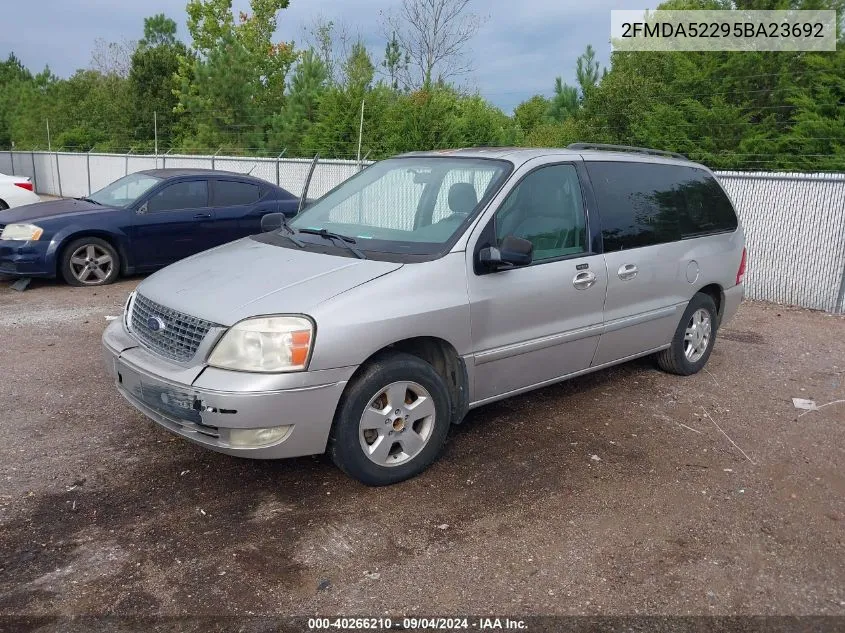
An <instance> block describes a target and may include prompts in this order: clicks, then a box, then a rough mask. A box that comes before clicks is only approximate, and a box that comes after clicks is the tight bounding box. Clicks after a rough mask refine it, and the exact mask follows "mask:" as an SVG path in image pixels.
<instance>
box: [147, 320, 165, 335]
mask: <svg viewBox="0 0 845 633" xmlns="http://www.w3.org/2000/svg"><path fill="white" fill-rule="evenodd" d="M166 328H167V325H166V324H165V322H164V321H162V320H161V319H159V318H158V317H150V318H149V319H147V329H148V330H149V331H150V332H164V330H165V329H166Z"/></svg>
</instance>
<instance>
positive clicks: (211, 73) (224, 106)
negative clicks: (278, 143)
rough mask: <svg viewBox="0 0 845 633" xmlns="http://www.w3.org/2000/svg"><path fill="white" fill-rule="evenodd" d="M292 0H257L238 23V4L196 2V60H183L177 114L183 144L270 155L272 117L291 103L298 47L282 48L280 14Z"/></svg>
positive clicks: (192, 28)
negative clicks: (288, 91)
mask: <svg viewBox="0 0 845 633" xmlns="http://www.w3.org/2000/svg"><path fill="white" fill-rule="evenodd" d="M287 5H288V0H251V2H250V8H251V10H252V13H251V14H247V13H243V12H241V13H240V14H239V18H238V23H237V24H236V23H235V18H234V15H233V13H232V0H190V1H189V3H188V7H187V11H188V31H189V33H190V35H191V38H192V42H193V48H192V52H193V55H187V54H186V55H182V56H180V58H179V69H178V71H177V74H176V75H177V79H176V81H177V86H176V88H175V94H176V96H177V97H178V104H177V106H176V112H177V113H178V114H182V115H185V116H184V117H183V119H182V120H181V121H180V128H179V133H180V136H181V138H182V145H183V146H185V147H190V148H195V149H211V148H216V147H225V148H229V149H230V150H236V149H237V150H244V149H247V148H250V149H252V150H256V149H260V148H263V147H264V145H265V142H266V139H265V133H266V131H267V130H268V129H269V127H270V125H271V122H272V117H273V115H274V114H275V113H277V112H279V111H280V110H281V109H282V105H283V103H284V88H285V78H286V76H287V73H288V70H289V69H290V67H291V65H292V64H293V62H294V61H295V59H296V55H295V53H294V50H293V44H292V43H288V42H280V43H274V42H273V40H272V38H273V34H274V33H275V31H276V27H277V18H276V14H277V13H278V12H279V11H280V10H282V9H284V8H286V7H287Z"/></svg>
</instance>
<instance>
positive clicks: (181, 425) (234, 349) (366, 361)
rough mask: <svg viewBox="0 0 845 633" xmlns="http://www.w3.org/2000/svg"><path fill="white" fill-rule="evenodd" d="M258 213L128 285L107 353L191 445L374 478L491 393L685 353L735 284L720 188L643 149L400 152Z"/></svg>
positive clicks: (427, 453)
mask: <svg viewBox="0 0 845 633" xmlns="http://www.w3.org/2000/svg"><path fill="white" fill-rule="evenodd" d="M263 228H265V229H266V230H265V232H264V233H262V234H260V235H256V236H252V237H248V238H244V239H242V240H239V241H236V242H232V243H230V244H226V245H224V246H220V247H217V248H215V249H212V250H209V251H206V252H204V253H200V254H198V255H195V256H193V257H191V258H188V259H185V260H183V261H180V262H178V263H176V264H173V265H171V266H169V267H168V268H165V269H164V270H162V271H160V272H158V273H156V274H154V275H152V276H151V277H149V278H147V279H146V280H144V281H143V282H141V284H140V285H139V286H138V288H137V290H136V291H135V292H133V293H132V295H131V296H130V298H129V301H128V302H127V305H126V310H125V314H124V317H123V319H121V320H116V321H114V322H113V323H112V324H111V325H110V326H109V327H108V329H107V330H106V332H105V334H104V335H103V343H104V346H105V359H106V364H107V366H108V369H109V372H110V373H111V375H112V376H113V377H114V379H115V381H116V384H117V388H118V390H119V391H120V393H121V394H122V395H124V396H125V397H126V399H127V400H129V402H131V403H132V404H133V405H134V406H135V407H136V408H138V409H139V410H141V411H142V412H143V413H145V414H146V415H147V416H149V417H150V418H152V419H153V420H155V421H156V422H157V423H158V424H160V425H161V426H163V427H165V428H167V429H168V430H170V431H172V432H174V433H176V434H178V435H180V436H182V437H184V438H186V439H189V440H191V441H193V442H196V443H198V444H201V445H202V446H205V447H207V448H211V449H213V450H216V451H220V452H223V453H228V454H230V455H237V456H241V457H253V458H261V459H275V458H282V457H294V456H298V455H310V454H316V453H323V452H325V451H328V452H329V454H330V455H331V457H332V459H333V460H334V462H335V463H336V464H337V465H338V466H339V467H340V468H341V469H343V470H344V471H345V472H346V473H348V474H349V475H351V476H353V477H356V478H357V479H359V480H360V481H362V482H364V483H366V484H370V485H382V484H390V483H394V482H398V481H401V480H403V479H407V478H408V477H411V476H414V475H416V474H418V473H419V472H421V471H422V470H424V469H425V468H426V467H427V466H429V465H430V464H431V463H432V462H433V461H434V460H435V459H436V458H437V455H438V453H439V452H440V450H441V448H442V446H443V443H444V440H445V438H446V434H447V432H448V430H449V426H450V425H451V424H455V423H458V422H460V421H461V420H462V419H463V417H464V415H465V414H466V413H467V411H468V410H469V409H472V408H475V407H478V406H481V405H483V404H486V403H489V402H493V401H494V400H499V399H502V398H507V397H508V396H512V395H514V394H518V393H522V392H525V391H528V390H530V389H536V388H538V387H542V386H544V385H549V384H552V383H555V382H558V381H561V380H565V379H567V378H570V377H572V376H577V375H580V374H584V373H586V372H590V371H594V370H597V369H601V368H603V367H608V366H610V365H614V364H616V363H621V362H624V361H627V360H629V359H632V358H636V357H638V356H644V355H646V354H656V357H657V362H658V363H659V365H660V366H661V367H662V368H663V369H664V370H667V371H670V372H672V373H675V374H680V375H688V374H693V373H695V372H697V371H699V370H700V369H701V368H702V367H703V366H704V364H705V363H706V362H707V359H708V358H709V356H710V352H711V351H712V350H713V345H714V341H715V336H716V332H717V330H718V328H719V326H720V325H721V324H722V323H724V322H725V321H726V320H727V319H729V318H730V317H731V316H733V314H734V313H735V312H736V310H737V306H738V305H739V303H740V301H741V299H742V295H743V286H742V279H743V275H744V272H745V248H744V244H745V241H744V236H743V232H742V229H741V227H740V225H739V223H738V221H737V216H736V213H735V212H734V209H733V206H732V205H731V202H730V200H729V198H728V196H727V195H726V194H725V192H724V190H723V189H722V187H721V186H720V185H719V183H718V181H717V180H716V179H715V178H714V176H713V174H712V173H711V172H710V171H709V170H708V169H707V168H706V167H703V166H702V165H698V164H695V163H693V162H690V161H688V160H686V159H685V158H684V157H683V156H679V155H677V154H669V153H666V152H658V151H655V150H644V149H639V148H627V147H615V146H597V145H586V144H578V145H572V146H570V147H569V148H567V149H566V150H549V149H501V148H497V149H472V150H455V151H439V152H425V153H414V154H407V155H403V156H398V157H396V158H392V159H389V160H385V161H382V162H379V163H376V164H374V165H372V166H371V167H368V168H367V169H365V170H363V171H362V172H360V173H359V174H357V175H356V176H354V177H353V178H350V179H349V180H347V181H346V182H344V183H343V184H341V185H340V186H338V187H337V188H335V189H334V190H333V191H331V192H329V193H328V194H326V195H325V196H323V197H322V198H321V199H319V200H318V201H316V202H315V203H314V204H313V205H312V206H310V207H309V208H307V209H306V210H305V211H303V212H302V213H300V214H299V215H298V216H297V217H296V218H295V219H293V220H292V221H291V222H290V223H289V224H288V223H286V222H285V221H284V218H283V217H281V216H279V215H275V216H266V217H265V221H264V223H263Z"/></svg>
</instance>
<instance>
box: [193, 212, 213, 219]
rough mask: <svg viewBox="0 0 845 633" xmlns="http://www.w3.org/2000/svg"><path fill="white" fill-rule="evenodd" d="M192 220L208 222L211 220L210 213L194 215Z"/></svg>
mask: <svg viewBox="0 0 845 633" xmlns="http://www.w3.org/2000/svg"><path fill="white" fill-rule="evenodd" d="M194 219H195V220H209V219H211V214H210V213H195V214H194Z"/></svg>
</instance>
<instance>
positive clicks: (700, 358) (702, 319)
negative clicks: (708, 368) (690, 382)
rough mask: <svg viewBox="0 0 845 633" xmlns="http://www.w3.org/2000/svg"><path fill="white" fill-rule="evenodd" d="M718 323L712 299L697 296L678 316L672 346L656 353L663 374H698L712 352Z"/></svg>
mask: <svg viewBox="0 0 845 633" xmlns="http://www.w3.org/2000/svg"><path fill="white" fill-rule="evenodd" d="M718 322H719V321H718V313H717V311H716V304H715V303H714V302H713V298H712V297H711V296H710V295H706V294H704V293H701V292H700V293H697V294H696V295H695V296H693V298H692V300H691V301H690V302H689V305H688V306H687V309H686V310H685V311H684V316H683V317H681V322H680V323H679V324H678V328H677V329H676V330H675V335H674V337H672V345H671V346H670V347H669V349H665V350H663V351H662V352H660V353H659V354H657V364H658V365H660V368H661V369H663V370H664V371H668V372H670V373H672V374H678V375H679V376H689V375H691V374H696V373H698V372H699V371H701V369H702V368H703V367H704V365H705V364H706V363H707V359H709V358H710V353H711V352H712V351H713V345H714V343H715V342H716V328H717V325H718Z"/></svg>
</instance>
